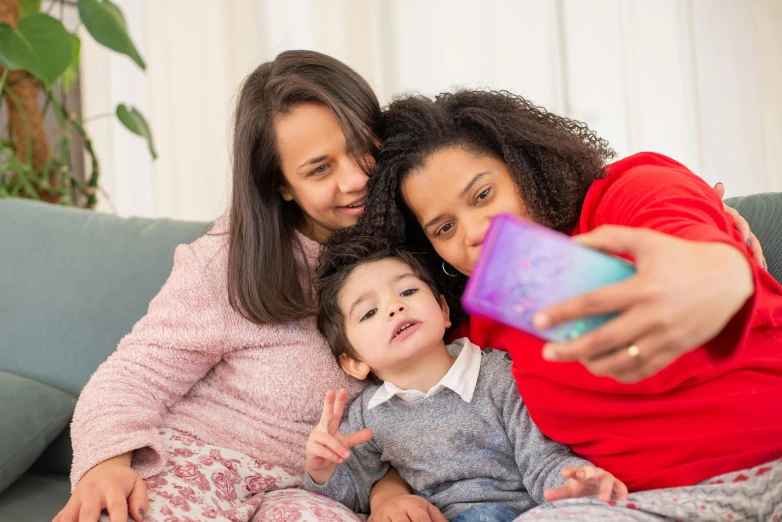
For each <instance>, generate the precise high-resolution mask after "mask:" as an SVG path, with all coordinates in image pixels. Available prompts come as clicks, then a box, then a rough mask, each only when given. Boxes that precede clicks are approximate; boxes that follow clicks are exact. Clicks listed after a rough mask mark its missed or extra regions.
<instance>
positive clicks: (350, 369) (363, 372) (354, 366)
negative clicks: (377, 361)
mask: <svg viewBox="0 0 782 522" xmlns="http://www.w3.org/2000/svg"><path fill="white" fill-rule="evenodd" d="M339 365H340V366H342V369H343V370H344V371H345V373H347V374H348V375H350V376H351V377H355V378H356V379H358V380H360V381H363V380H364V379H366V378H367V375H369V372H370V368H369V365H368V364H367V363H365V362H361V361H357V360H356V359H353V358H352V357H348V356H347V354H344V353H343V354H342V355H340V356H339Z"/></svg>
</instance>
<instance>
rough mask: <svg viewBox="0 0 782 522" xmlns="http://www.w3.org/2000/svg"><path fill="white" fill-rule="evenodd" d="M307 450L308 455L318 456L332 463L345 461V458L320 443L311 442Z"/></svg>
mask: <svg viewBox="0 0 782 522" xmlns="http://www.w3.org/2000/svg"><path fill="white" fill-rule="evenodd" d="M309 451H310V455H312V456H313V457H320V458H322V459H326V460H328V461H330V462H333V463H334V464H342V463H343V462H344V461H345V459H343V458H342V457H340V456H339V455H337V454H336V453H334V452H333V451H331V450H330V449H329V448H327V447H326V446H322V445H320V444H313V445H312V446H310V447H309Z"/></svg>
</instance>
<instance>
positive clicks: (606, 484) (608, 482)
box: [597, 473, 616, 502]
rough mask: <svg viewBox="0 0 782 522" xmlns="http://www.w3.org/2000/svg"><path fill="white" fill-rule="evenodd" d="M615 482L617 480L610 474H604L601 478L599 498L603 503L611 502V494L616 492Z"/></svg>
mask: <svg viewBox="0 0 782 522" xmlns="http://www.w3.org/2000/svg"><path fill="white" fill-rule="evenodd" d="M614 482H616V479H615V478H614V476H613V475H611V474H610V473H604V474H603V476H601V477H600V491H599V493H598V494H597V498H598V499H599V500H600V501H601V502H608V501H609V500H611V493H613V491H614Z"/></svg>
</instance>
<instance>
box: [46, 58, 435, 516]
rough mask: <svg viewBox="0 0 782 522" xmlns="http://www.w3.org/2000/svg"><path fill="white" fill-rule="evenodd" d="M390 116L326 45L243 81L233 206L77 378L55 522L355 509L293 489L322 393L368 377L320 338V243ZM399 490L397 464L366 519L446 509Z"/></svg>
mask: <svg viewBox="0 0 782 522" xmlns="http://www.w3.org/2000/svg"><path fill="white" fill-rule="evenodd" d="M380 117H381V113H380V106H379V104H378V101H377V98H376V97H375V95H374V93H373V92H372V90H371V88H370V87H369V85H368V84H367V83H366V82H365V81H364V79H363V78H361V77H360V76H359V75H358V74H357V73H356V72H354V71H353V70H352V69H350V68H349V67H347V66H346V65H345V64H343V63H341V62H339V61H337V60H335V59H333V58H330V57H328V56H325V55H322V54H319V53H316V52H308V51H290V52H285V53H282V54H280V55H279V56H278V57H277V58H276V59H274V60H273V61H271V62H268V63H265V64H263V65H261V66H260V67H258V68H257V69H256V70H255V71H254V72H253V73H252V74H251V75H250V76H248V77H247V79H246V80H245V82H244V85H243V86H242V90H241V96H240V99H239V103H238V107H237V108H236V118H235V128H234V145H233V162H234V163H233V195H232V201H231V208H230V211H229V213H228V214H227V215H226V216H224V217H222V218H221V219H219V220H218V221H217V222H216V223H215V225H214V227H213V229H212V231H211V232H210V233H209V234H207V235H206V236H204V237H202V238H200V239H199V240H197V241H196V242H195V243H193V244H191V245H183V246H180V247H178V248H177V251H176V254H175V259H174V268H173V271H172V272H171V275H170V277H169V279H168V281H167V282H166V284H165V285H164V286H163V288H162V290H161V291H160V293H159V294H158V296H157V297H156V298H155V299H154V300H153V301H152V303H151V304H150V307H149V311H148V313H147V315H146V316H145V317H144V318H142V319H141V320H140V321H139V322H138V323H137V324H136V326H135V327H134V328H133V331H132V332H131V333H130V334H129V335H128V336H126V337H125V338H124V339H123V340H122V342H121V343H120V345H119V347H118V349H117V351H116V353H114V354H113V355H112V356H111V357H110V358H109V359H108V361H106V362H105V363H104V364H102V365H101V366H100V367H99V368H98V370H97V371H96V373H95V374H94V375H93V377H92V378H91V379H90V381H89V383H88V384H87V386H86V387H85V388H84V390H83V391H82V394H81V397H80V398H79V402H78V404H77V406H76V412H75V414H74V419H73V425H72V430H71V433H72V440H73V449H74V461H73V467H72V470H71V482H72V485H73V495H72V497H71V499H70V501H69V502H68V504H67V505H66V506H65V507H64V508H63V510H62V511H61V512H60V513H59V514H58V515H57V517H56V518H55V520H56V521H57V522H76V521H79V522H95V521H96V520H98V519H99V518H100V517H101V512H102V511H103V510H106V511H107V512H108V517H106V515H103V518H101V520H107V519H110V520H111V521H112V522H117V521H120V520H123V521H124V520H126V518H127V517H128V515H129V516H130V517H132V518H133V519H134V520H136V521H139V522H140V521H141V520H143V519H145V517H146V519H147V520H153V521H163V520H182V521H187V520H214V519H220V520H232V521H249V520H250V519H252V520H259V521H260V520H285V521H287V520H318V521H321V520H330V521H347V520H357V518H356V516H355V515H354V514H353V513H351V512H350V511H349V510H347V509H346V508H344V507H343V506H341V505H339V504H337V503H335V502H333V501H331V500H329V499H327V498H325V497H320V496H318V495H315V494H313V493H309V492H306V491H304V490H301V489H298V488H297V486H298V485H299V484H300V483H301V477H302V474H303V470H304V446H305V443H306V440H307V436H308V434H309V432H310V430H311V429H312V426H314V425H315V424H317V422H318V418H319V416H320V408H321V405H320V401H319V400H318V399H317V397H320V396H322V394H323V391H324V390H327V389H329V388H340V387H344V388H347V390H348V392H349V396H350V397H351V398H353V397H355V396H356V395H357V394H358V393H359V392H360V391H361V389H362V387H363V385H362V383H361V382H359V381H357V380H355V379H352V378H350V377H348V376H346V375H345V373H344V372H343V371H342V370H341V369H340V368H339V367H338V366H337V365H336V363H335V362H334V358H333V357H332V356H331V354H330V351H329V348H328V346H327V345H326V342H325V340H324V339H323V338H322V337H321V336H320V335H319V334H318V333H317V329H316V327H315V319H314V303H313V282H312V277H313V270H314V269H315V262H316V258H317V255H318V253H319V250H320V243H322V242H323V241H325V240H326V239H327V238H328V237H329V235H330V234H331V233H332V232H333V231H335V230H338V229H341V228H344V227H347V226H350V225H353V224H355V223H356V221H357V219H358V217H359V216H360V215H361V213H362V212H363V210H364V197H365V195H366V183H367V180H368V174H369V173H370V172H371V171H372V169H373V168H374V156H375V154H376V152H377V144H378V136H379V133H380ZM407 493H408V491H407V490H406V489H405V488H404V483H402V482H401V479H399V476H398V474H396V473H395V472H391V473H390V474H389V475H388V476H387V477H386V478H385V479H383V480H382V481H381V482H379V483H378V485H377V486H376V487H375V490H373V501H372V503H373V511H374V518H375V519H376V520H389V519H399V517H402V516H404V520H408V517H409V518H410V519H413V520H423V521H430V520H431V521H438V522H442V521H444V520H445V519H444V518H443V517H442V515H440V513H439V512H438V511H437V510H436V509H434V508H433V507H432V506H431V505H430V504H428V503H427V502H425V501H424V500H423V499H421V498H419V497H413V496H412V495H407Z"/></svg>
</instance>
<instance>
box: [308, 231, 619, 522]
mask: <svg viewBox="0 0 782 522" xmlns="http://www.w3.org/2000/svg"><path fill="white" fill-rule="evenodd" d="M318 302H319V310H318V329H319V330H320V331H321V333H323V334H324V336H325V337H326V339H327V340H328V341H329V344H330V346H331V348H332V351H333V352H334V355H335V356H336V357H337V360H338V361H339V363H340V365H341V366H342V368H343V369H344V370H345V372H347V373H348V374H350V375H352V376H353V377H355V378H357V379H366V378H368V377H370V378H374V379H375V380H376V381H378V382H376V383H375V384H373V385H370V386H369V387H368V388H366V390H365V391H364V392H363V394H362V395H361V396H360V397H358V398H357V399H356V400H355V402H354V403H353V404H352V406H351V407H350V411H349V414H348V418H347V419H346V420H345V421H344V422H343V423H342V425H341V426H340V421H341V419H342V413H343V407H344V403H345V395H346V394H345V391H344V390H340V391H339V393H338V394H335V393H334V391H332V390H329V391H328V393H327V394H326V398H325V403H324V407H323V414H322V417H321V420H320V423H319V424H318V426H317V427H316V428H315V429H314V430H313V431H312V433H311V434H310V437H309V440H308V442H307V448H306V470H307V476H306V477H305V482H304V487H305V488H306V489H308V490H310V491H314V492H317V493H321V494H323V495H326V496H328V497H330V498H332V499H335V500H337V501H339V502H341V503H343V504H344V505H346V506H348V507H349V508H351V509H353V510H354V511H356V512H358V513H369V492H370V489H371V488H372V486H373V485H374V484H375V482H377V481H378V480H379V479H380V478H381V477H383V476H384V475H385V474H386V472H387V471H388V469H389V467H390V466H393V467H394V468H396V470H397V471H398V472H399V474H400V475H401V476H402V478H403V479H405V481H407V483H408V484H409V485H410V486H411V487H412V488H413V491H414V492H415V493H416V494H418V495H421V496H423V497H425V498H426V499H427V500H429V501H430V502H431V503H432V504H434V505H435V506H436V507H437V508H438V509H440V511H441V512H442V513H443V515H444V516H445V517H446V518H448V519H449V520H452V521H458V522H467V521H471V520H497V521H505V520H513V519H514V518H516V517H517V516H518V515H519V514H521V513H522V512H523V511H526V510H527V509H530V508H531V507H533V506H535V505H537V504H539V503H542V502H544V501H545V500H556V499H561V498H570V497H580V496H587V495H595V494H598V493H599V495H600V499H601V500H606V501H607V500H609V499H610V497H611V494H612V493H616V494H617V496H618V497H619V498H621V499H626V498H627V489H626V488H625V486H624V484H623V483H621V482H620V481H619V480H617V479H615V478H614V477H613V476H612V475H611V474H609V473H607V472H605V471H603V470H600V469H598V468H594V467H593V466H592V465H591V464H590V463H589V462H587V461H584V460H582V459H579V458H577V457H575V456H574V455H573V454H572V453H571V452H570V449H569V448H568V447H567V446H564V445H562V444H559V443H556V442H554V441H552V440H551V439H549V438H547V437H546V436H545V435H543V434H542V433H541V432H540V431H539V430H538V429H537V427H536V426H535V424H534V423H533V422H532V420H531V419H530V417H529V414H528V413H527V410H526V408H525V406H524V403H523V401H522V400H521V397H520V396H519V392H518V390H517V388H516V384H515V381H514V380H513V377H512V376H511V361H510V357H508V355H507V354H506V353H505V352H501V351H496V350H492V349H490V348H487V349H486V350H483V351H481V350H480V348H478V347H477V346H475V345H474V344H472V343H471V342H470V341H469V340H468V339H467V338H463V339H460V340H458V341H456V342H454V343H453V344H450V345H448V346H446V345H445V343H444V342H443V336H444V334H445V331H446V329H447V328H448V327H449V326H450V325H451V322H450V321H449V318H448V307H447V305H446V304H445V299H444V298H443V296H442V295H441V294H440V292H439V291H438V290H437V288H436V287H435V285H434V283H433V281H432V278H431V277H430V275H429V274H428V273H427V272H426V270H425V269H424V267H423V265H422V264H421V263H420V262H419V261H418V260H417V259H416V258H415V257H414V256H413V255H411V254H410V253H407V252H405V251H402V250H399V249H396V248H393V247H391V246H390V245H389V244H388V243H386V242H384V241H382V240H378V239H374V238H371V237H354V238H350V239H348V240H346V241H344V242H342V243H337V244H335V245H334V246H332V247H331V248H329V249H327V251H326V252H325V254H324V256H323V260H322V264H321V269H320V272H319V274H318ZM380 381H382V382H380ZM351 448H352V454H351V452H350V449H351Z"/></svg>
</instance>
